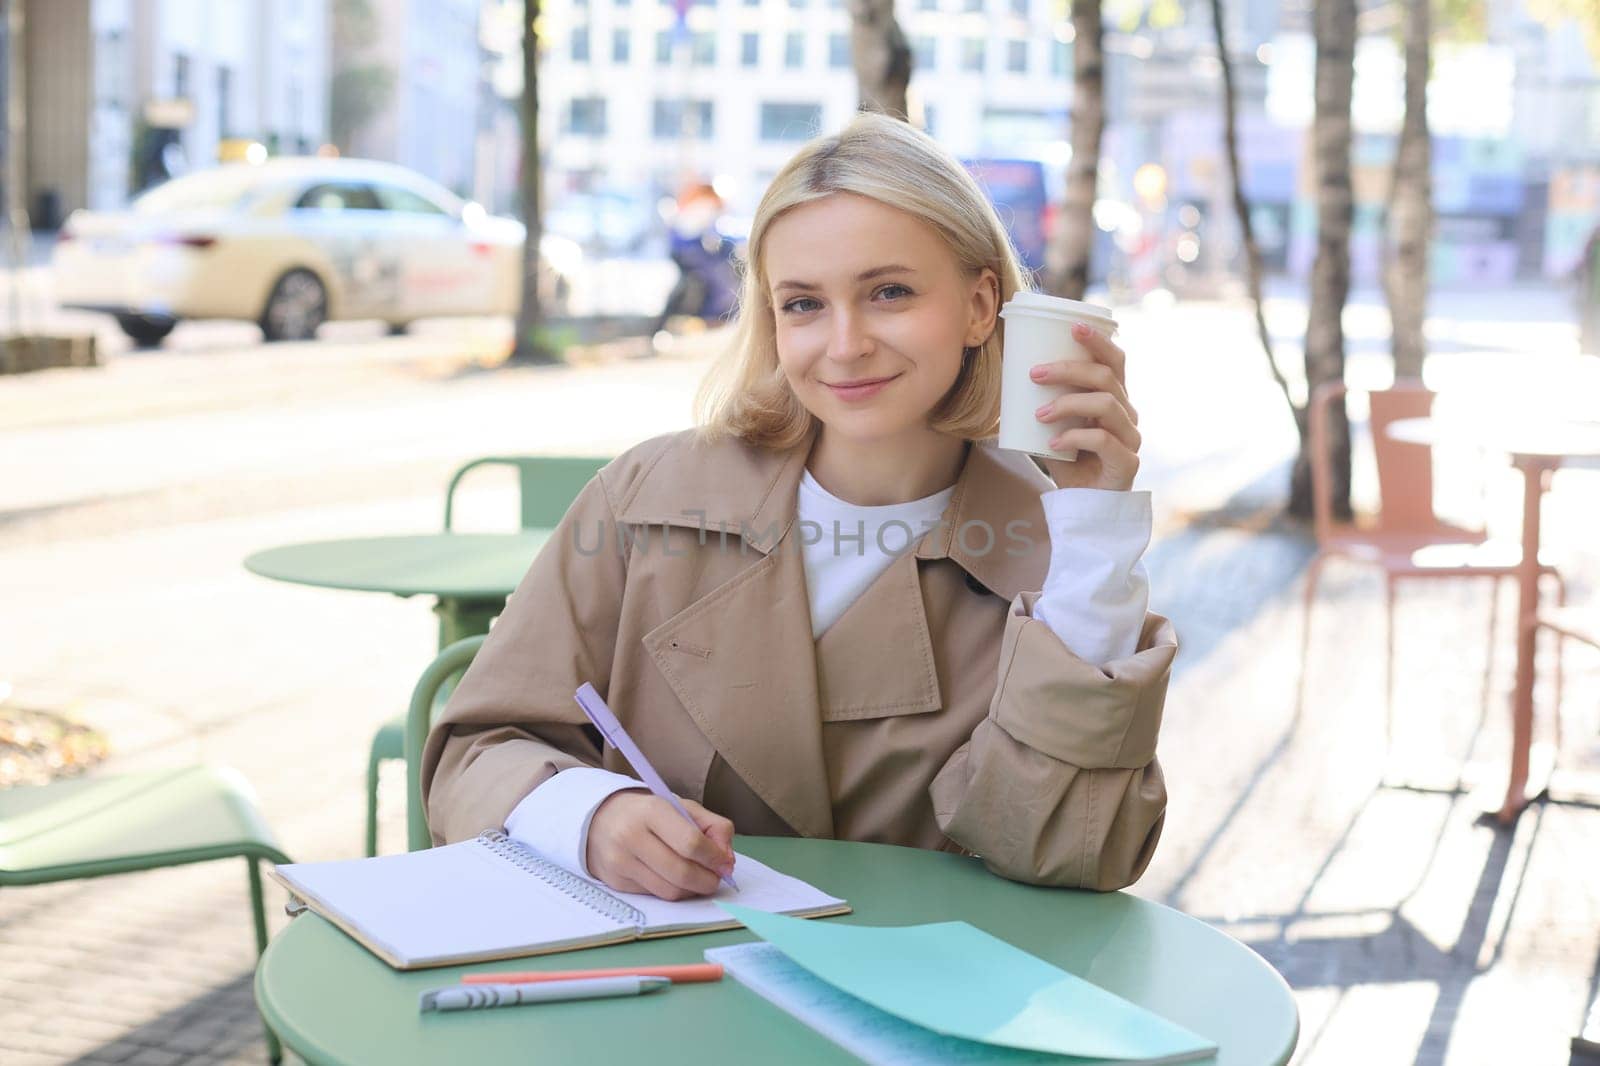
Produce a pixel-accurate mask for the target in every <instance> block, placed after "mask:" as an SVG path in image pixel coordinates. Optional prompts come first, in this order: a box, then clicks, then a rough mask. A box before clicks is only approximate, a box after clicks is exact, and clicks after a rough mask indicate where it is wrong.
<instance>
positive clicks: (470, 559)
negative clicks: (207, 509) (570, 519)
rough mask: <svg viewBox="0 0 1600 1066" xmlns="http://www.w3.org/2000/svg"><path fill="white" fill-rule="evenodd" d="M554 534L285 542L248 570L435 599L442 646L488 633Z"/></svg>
mask: <svg viewBox="0 0 1600 1066" xmlns="http://www.w3.org/2000/svg"><path fill="white" fill-rule="evenodd" d="M553 532H554V530H549V529H525V530H521V531H519V532H516V533H424V534H417V535H414V536H389V537H360V538H354V539H348V540H320V541H311V542H309V543H305V544H286V545H284V546H283V547H281V548H269V549H267V550H266V551H261V552H257V553H256V554H254V555H252V556H250V557H249V558H248V559H246V560H245V561H244V565H245V568H246V569H248V570H250V571H251V572H252V573H255V574H260V575H261V576H262V577H270V578H274V579H276V580H278V581H288V582H292V583H294V584H297V585H315V586H317V587H319V588H331V589H354V590H357V591H362V592H389V593H393V594H394V595H396V596H435V597H437V598H438V601H439V602H438V603H437V604H436V605H435V607H434V610H435V611H437V612H438V614H439V647H441V648H443V647H445V646H447V645H449V644H453V643H455V642H456V641H458V640H460V639H461V638H463V637H471V636H477V635H478V634H480V633H487V632H488V631H489V623H490V622H491V621H493V620H494V618H495V616H496V615H498V614H499V613H500V612H501V611H502V610H504V609H505V605H506V597H507V596H509V595H511V593H512V592H513V591H514V590H515V589H516V587H517V583H518V582H520V581H521V580H522V575H523V574H525V573H527V570H528V567H529V566H530V565H531V564H532V563H533V558H534V556H536V555H538V554H539V549H540V548H542V547H544V544H545V541H547V540H549V539H550V536H551V534H552V533H553Z"/></svg>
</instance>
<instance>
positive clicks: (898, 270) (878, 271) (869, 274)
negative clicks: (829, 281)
mask: <svg viewBox="0 0 1600 1066" xmlns="http://www.w3.org/2000/svg"><path fill="white" fill-rule="evenodd" d="M915 273H916V271H915V270H912V269H911V268H910V267H908V266H901V265H900V264H899V263H890V264H888V265H887V266H878V267H873V268H872V269H871V270H863V271H862V272H861V273H859V274H857V275H856V280H857V281H871V280H872V279H873V278H880V277H882V276H884V275H885V274H915ZM820 288H822V286H821V285H817V284H814V283H812V282H809V281H780V282H778V283H777V284H776V285H774V286H773V287H772V291H773V292H777V291H779V290H780V289H800V290H802V291H811V290H815V289H820Z"/></svg>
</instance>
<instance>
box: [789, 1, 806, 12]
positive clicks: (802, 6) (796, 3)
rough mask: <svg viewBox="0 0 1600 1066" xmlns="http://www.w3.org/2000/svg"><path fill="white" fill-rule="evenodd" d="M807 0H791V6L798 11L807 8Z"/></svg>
mask: <svg viewBox="0 0 1600 1066" xmlns="http://www.w3.org/2000/svg"><path fill="white" fill-rule="evenodd" d="M806 2H807V0H789V6H790V7H792V8H794V9H795V10H796V11H803V10H805V7H806Z"/></svg>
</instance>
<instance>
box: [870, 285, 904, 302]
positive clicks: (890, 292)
mask: <svg viewBox="0 0 1600 1066" xmlns="http://www.w3.org/2000/svg"><path fill="white" fill-rule="evenodd" d="M878 295H879V296H883V297H887V298H888V299H891V300H898V299H902V298H904V297H906V296H910V295H911V290H910V289H908V288H906V287H905V286H904V285H885V286H884V287H883V288H881V289H879V290H878Z"/></svg>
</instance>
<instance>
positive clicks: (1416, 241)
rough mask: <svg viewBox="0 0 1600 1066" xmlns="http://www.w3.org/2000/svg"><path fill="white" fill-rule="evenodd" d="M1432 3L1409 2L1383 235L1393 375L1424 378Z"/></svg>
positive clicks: (1430, 178) (1430, 220) (1430, 177)
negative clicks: (1401, 102)
mask: <svg viewBox="0 0 1600 1066" xmlns="http://www.w3.org/2000/svg"><path fill="white" fill-rule="evenodd" d="M1429 3H1430V0H1408V3H1407V10H1406V27H1405V46H1406V115H1405V121H1404V123H1403V124H1402V125H1401V127H1400V144H1399V147H1398V149H1397V150H1396V152H1395V160H1394V183H1393V184H1392V185H1391V186H1390V187H1389V226H1388V230H1389V232H1388V233H1387V234H1385V236H1384V242H1383V249H1384V263H1383V288H1384V292H1385V293H1386V294H1387V296H1388V298H1389V321H1390V325H1391V331H1392V334H1393V338H1394V339H1393V342H1392V343H1393V347H1394V376H1395V377H1396V378H1397V379H1398V378H1420V377H1421V376H1422V360H1423V358H1424V356H1426V354H1427V344H1426V342H1425V341H1424V340H1423V336H1422V323H1423V320H1424V319H1425V318H1426V317H1427V314H1428V245H1429V242H1430V238H1431V236H1432V229H1433V173H1432V171H1433V151H1432V145H1431V144H1430V142H1429V134H1428V66H1429V55H1428V52H1429V41H1428V38H1429V36H1430V35H1431V33H1432V26H1431V22H1432V18H1431V12H1430V11H1429V8H1428V5H1429Z"/></svg>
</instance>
